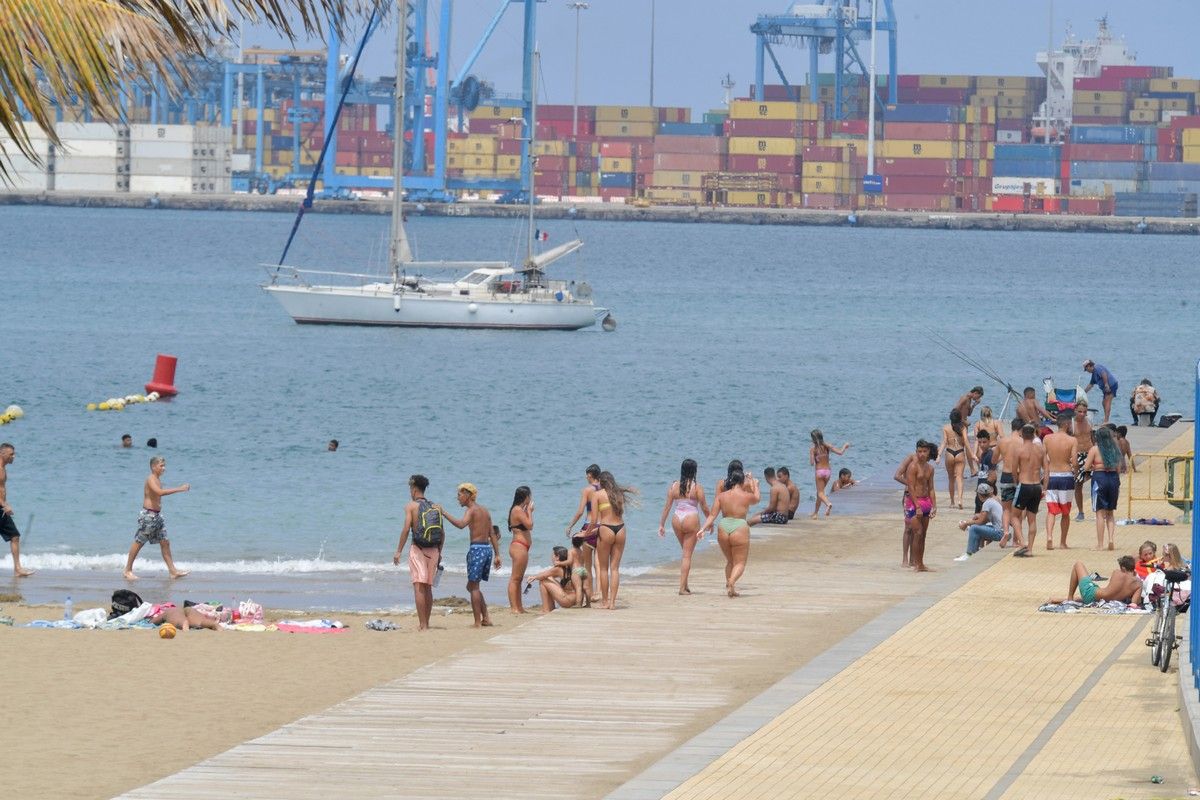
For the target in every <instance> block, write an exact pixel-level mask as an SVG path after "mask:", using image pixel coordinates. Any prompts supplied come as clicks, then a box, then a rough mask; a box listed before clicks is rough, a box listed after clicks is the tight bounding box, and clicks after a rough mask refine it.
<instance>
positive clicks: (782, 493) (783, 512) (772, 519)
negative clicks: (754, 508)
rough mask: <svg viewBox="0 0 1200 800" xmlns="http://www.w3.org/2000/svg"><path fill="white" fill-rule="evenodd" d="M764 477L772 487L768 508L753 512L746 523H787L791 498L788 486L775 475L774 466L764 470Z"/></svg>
mask: <svg viewBox="0 0 1200 800" xmlns="http://www.w3.org/2000/svg"><path fill="white" fill-rule="evenodd" d="M763 479H764V480H765V481H766V482H767V485H768V486H770V487H771V494H770V495H769V496H768V498H767V507H766V510H764V511H763V512H762V513H759V514H751V515H750V516H749V517H748V518H747V519H746V524H748V525H758V524H760V523H762V524H766V525H786V524H787V521H788V501H789V500H790V497H789V494H788V490H787V487H786V486H784V485H783V482H782V481H780V480H779V479H778V478H776V477H775V468H774V467H767V468H766V469H764V470H763Z"/></svg>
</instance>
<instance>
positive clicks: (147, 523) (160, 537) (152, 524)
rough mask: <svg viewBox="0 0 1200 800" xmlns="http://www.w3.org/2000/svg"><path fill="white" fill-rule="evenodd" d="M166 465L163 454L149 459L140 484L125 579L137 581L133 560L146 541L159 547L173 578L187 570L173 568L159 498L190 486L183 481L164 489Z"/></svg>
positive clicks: (182, 490)
mask: <svg viewBox="0 0 1200 800" xmlns="http://www.w3.org/2000/svg"><path fill="white" fill-rule="evenodd" d="M166 469H167V460H166V459H165V458H163V457H162V456H154V457H153V458H151V459H150V476H149V477H147V478H146V482H145V483H144V484H143V485H142V510H141V511H139V512H138V524H137V532H136V533H135V534H134V535H133V544H132V545H130V546H129V555H128V557H127V558H126V559H125V580H127V581H136V580H137V579H138V576H137V575H134V574H133V562H134V560H136V559H137V557H138V553H140V552H141V551H142V548H143V547H144V546H145V545H147V544H157V545H158V546H159V548H160V549H161V550H162V558H163V563H164V564H166V565H167V571H168V572H169V573H170V575H171V577H172V578H182V577H183V576H184V575H187V572H186V571H184V570H181V569H176V568H175V562H174V561H173V560H172V559H171V542H170V541H169V540H168V539H167V526H166V523H165V522H164V521H163V516H162V499H163V498H164V497H166V496H167V495H169V494H177V493H179V492H186V491H188V490H190V489H191V488H192V487H191V485H190V484H187V483H184V484H181V485H179V486H176V487H175V488H173V489H165V488H163V485H162V474H163V472H165V471H166Z"/></svg>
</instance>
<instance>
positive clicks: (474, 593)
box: [437, 483, 500, 628]
mask: <svg viewBox="0 0 1200 800" xmlns="http://www.w3.org/2000/svg"><path fill="white" fill-rule="evenodd" d="M478 496H479V490H478V489H476V488H475V485H474V484H472V483H460V484H459V485H458V504H459V505H460V506H462V507H463V508H465V509H466V512H465V513H464V514H463V516H462V519H455V518H454V517H453V516H451V515H450V514H448V513H446V510H445V509H444V508H442V507H441V506H438V507H437V508H438V510H439V511H441V512H442V515H443V516H444V517H445V518H446V521H447V522H449V523H450V524H451V525H453V526H454V527H456V528H466V529H467V532H468V533H469V534H470V535H471V546H470V547H468V548H467V591H468V592H470V594H471V612H472V613H473V614H474V615H475V627H476V628H481V627H482V628H486V627H489V626H490V625H491V624H492V620H491V618H489V617H488V607H487V601H486V600H484V599H483V590H481V589H480V588H479V582H480V581H486V580H487V579H488V576H489V575H491V572H492V566H493V564H494V565H495V567H496V569H500V529H499V528H497V527H496V526H494V525H492V515H491V514H490V513H488V510H487V509H486V508H484V507H483V506H481V505H479V503H477V502H475V498H476V497H478Z"/></svg>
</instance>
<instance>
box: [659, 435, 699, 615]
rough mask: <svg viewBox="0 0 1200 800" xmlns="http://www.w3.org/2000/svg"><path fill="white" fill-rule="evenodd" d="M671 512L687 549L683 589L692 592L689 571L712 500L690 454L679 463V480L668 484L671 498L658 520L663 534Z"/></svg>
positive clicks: (681, 545) (681, 575)
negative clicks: (706, 494)
mask: <svg viewBox="0 0 1200 800" xmlns="http://www.w3.org/2000/svg"><path fill="white" fill-rule="evenodd" d="M672 507H674V511H673V513H672ZM668 513H671V530H673V531H674V532H675V538H676V539H677V540H678V541H679V548H680V550H682V551H683V559H682V561H681V562H680V564H679V593H680V594H691V593H692V590H691V589H689V588H688V574H689V573H690V572H691V570H692V553H693V552H694V551H695V550H696V539H697V536H698V534H699V533H700V520H701V519H703V518H704V517H706V516H708V503H707V502H706V501H705V498H704V488H703V487H702V486H700V484H699V483H697V482H696V462H695V461H693V460H692V459H690V458H687V459H684V461H683V463H682V464H681V465H680V466H679V480H677V481H675V482H674V483H672V484H671V485H670V487H668V488H667V501H666V503H665V504H664V505H663V510H662V516H661V517H660V518H659V520H658V535H659V536H666V532H667V528H666V525H667V514H668Z"/></svg>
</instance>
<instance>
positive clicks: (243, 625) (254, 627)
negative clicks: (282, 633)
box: [221, 622, 275, 633]
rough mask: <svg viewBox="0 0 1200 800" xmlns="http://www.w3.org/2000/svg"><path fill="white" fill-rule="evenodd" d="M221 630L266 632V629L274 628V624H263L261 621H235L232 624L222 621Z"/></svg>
mask: <svg viewBox="0 0 1200 800" xmlns="http://www.w3.org/2000/svg"><path fill="white" fill-rule="evenodd" d="M221 630H225V631H241V632H242V633H266V632H267V631H273V630H275V626H274V625H263V624H262V623H261V622H235V623H232V624H228V623H222V624H221Z"/></svg>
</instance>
